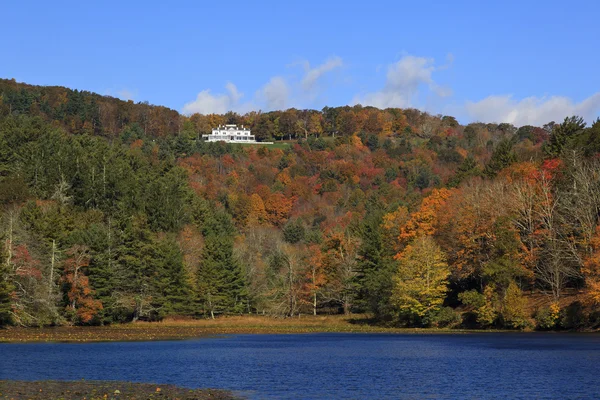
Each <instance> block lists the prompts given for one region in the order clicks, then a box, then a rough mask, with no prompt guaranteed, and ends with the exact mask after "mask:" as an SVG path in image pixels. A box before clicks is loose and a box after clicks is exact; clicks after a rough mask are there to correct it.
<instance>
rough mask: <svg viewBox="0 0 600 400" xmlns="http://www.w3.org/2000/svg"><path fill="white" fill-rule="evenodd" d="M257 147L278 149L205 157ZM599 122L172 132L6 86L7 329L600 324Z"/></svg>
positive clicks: (262, 126) (149, 115) (355, 119)
mask: <svg viewBox="0 0 600 400" xmlns="http://www.w3.org/2000/svg"><path fill="white" fill-rule="evenodd" d="M224 123H235V124H243V125H245V126H249V127H250V128H251V129H252V131H253V133H254V134H256V136H257V138H259V140H275V141H281V140H282V139H285V141H281V142H279V143H277V144H276V145H274V146H268V145H256V146H243V145H228V144H224V143H204V142H202V141H199V140H198V137H199V135H201V134H203V133H208V132H209V131H210V129H211V128H212V127H214V126H217V125H219V124H224ZM599 152H600V122H599V121H596V122H594V123H593V124H592V125H591V126H589V127H587V126H586V124H585V123H584V122H583V121H582V119H580V118H578V117H570V118H567V119H565V120H564V121H560V122H558V123H554V122H550V121H549V123H548V124H547V125H545V126H543V127H534V126H523V127H515V126H512V125H510V124H499V125H498V124H482V123H474V124H470V125H467V126H461V125H459V124H458V123H457V121H456V119H455V118H453V117H450V116H432V115H429V114H427V113H424V112H420V111H418V110H414V109H386V110H379V109H376V108H372V107H361V106H354V107H338V108H328V107H326V108H324V109H323V110H321V111H315V110H295V109H290V110H286V111H276V112H269V113H256V112H251V113H248V114H246V115H238V114H235V113H228V114H226V115H199V114H194V115H191V116H184V115H180V114H179V113H178V112H177V111H174V110H170V109H168V108H165V107H161V106H152V105H149V104H147V103H134V102H132V101H122V100H119V99H115V98H112V97H107V96H100V95H97V94H93V93H89V92H80V91H76V90H70V89H66V88H62V87H40V86H31V85H26V84H22V83H16V82H15V81H14V80H0V203H1V204H2V220H1V230H0V232H1V235H2V243H3V245H2V248H1V249H0V250H1V252H2V254H1V260H2V262H1V263H0V273H1V279H0V324H17V325H50V324H100V323H111V322H127V321H131V320H136V319H140V318H141V319H148V320H156V319H160V318H163V317H165V316H169V315H185V316H193V317H211V316H218V315H223V314H232V313H265V314H271V315H280V316H285V315H287V316H289V315H297V314H299V313H310V314H312V313H343V312H346V313H351V312H352V313H368V314H370V315H373V316H374V318H375V320H378V321H381V322H385V323H391V324H405V325H417V326H469V327H474V326H478V327H507V328H516V329H521V328H527V327H534V326H535V327H537V328H539V329H555V328H567V329H571V328H581V327H596V326H598V325H600V316H599V315H600V314H599V313H598V303H600V228H598V224H599V221H598V217H599V215H600V161H599V157H598V154H599Z"/></svg>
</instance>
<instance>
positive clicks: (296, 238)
mask: <svg viewBox="0 0 600 400" xmlns="http://www.w3.org/2000/svg"><path fill="white" fill-rule="evenodd" d="M305 235H306V233H305V229H304V225H303V224H302V221H300V220H295V221H292V222H289V223H288V224H286V225H285V226H284V227H283V238H284V239H285V241H286V242H288V243H291V244H295V243H298V242H301V241H303V240H304V237H305Z"/></svg>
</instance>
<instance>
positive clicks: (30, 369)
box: [0, 333, 600, 399]
mask: <svg viewBox="0 0 600 400" xmlns="http://www.w3.org/2000/svg"><path fill="white" fill-rule="evenodd" d="M599 373H600V335H594V334H565V333H560V334H556V333H554V334H553V333H547V334H544V333H482V334H448V335H438V334H424V335H413V334H407V335H403V334H325V333H323V334H302V335H232V336H224V337H218V338H203V339H198V340H186V341H162V342H119V343H87V344H61V343H39V344H0V379H19V380H46V379H53V380H77V379H82V378H83V379H88V380H92V379H94V380H125V381H134V382H156V383H163V384H164V383H172V384H176V385H179V386H185V387H193V388H198V387H199V388H205V387H210V388H219V389H229V390H233V391H235V392H236V393H238V394H241V395H243V396H245V397H247V398H250V399H365V398H368V399H497V398H506V399H568V398H572V399H577V398H581V399H584V398H585V399H587V398H599V397H600V379H599V378H598V377H599Z"/></svg>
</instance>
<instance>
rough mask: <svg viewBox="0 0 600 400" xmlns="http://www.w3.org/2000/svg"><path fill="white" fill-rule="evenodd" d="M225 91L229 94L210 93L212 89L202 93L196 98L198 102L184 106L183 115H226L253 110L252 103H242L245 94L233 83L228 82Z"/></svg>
mask: <svg viewBox="0 0 600 400" xmlns="http://www.w3.org/2000/svg"><path fill="white" fill-rule="evenodd" d="M225 89H226V90H227V93H224V94H215V95H213V94H212V93H211V92H210V89H205V90H203V91H201V92H200V93H198V96H196V100H194V101H191V102H189V103H186V104H185V105H184V106H183V113H184V114H195V113H199V114H225V113H226V112H227V111H238V112H246V111H248V110H250V109H251V108H252V105H251V104H250V103H245V104H241V103H240V100H241V98H242V97H243V96H244V94H243V93H241V92H240V91H238V88H237V86H235V85H234V84H233V83H231V82H227V84H226V85H225Z"/></svg>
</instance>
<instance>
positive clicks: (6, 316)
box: [0, 257, 14, 326]
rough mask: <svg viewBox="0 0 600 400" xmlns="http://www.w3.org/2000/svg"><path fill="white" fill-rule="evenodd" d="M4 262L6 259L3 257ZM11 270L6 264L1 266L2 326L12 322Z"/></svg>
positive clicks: (0, 311) (0, 310) (0, 299)
mask: <svg viewBox="0 0 600 400" xmlns="http://www.w3.org/2000/svg"><path fill="white" fill-rule="evenodd" d="M2 260H3V261H4V257H2ZM9 272H10V270H9V268H8V266H7V265H6V263H4V262H2V264H0V326H4V325H7V324H10V323H11V322H12V305H13V304H12V303H13V302H12V296H11V294H12V292H13V290H14V285H13V284H12V283H11V281H10V279H9Z"/></svg>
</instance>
